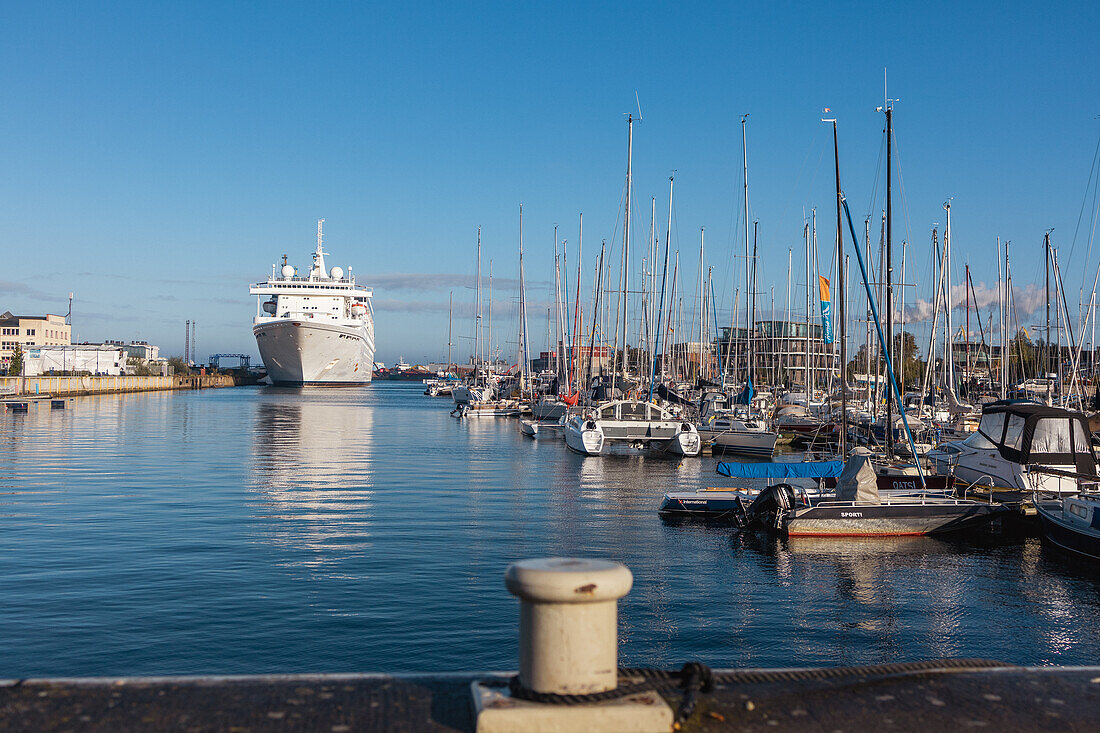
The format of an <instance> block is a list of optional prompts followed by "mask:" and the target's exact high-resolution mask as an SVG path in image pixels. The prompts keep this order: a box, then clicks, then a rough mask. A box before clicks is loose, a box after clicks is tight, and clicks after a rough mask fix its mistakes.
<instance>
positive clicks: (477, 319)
mask: <svg viewBox="0 0 1100 733" xmlns="http://www.w3.org/2000/svg"><path fill="white" fill-rule="evenodd" d="M474 298H475V300H477V308H476V310H475V311H474V312H475V316H474V386H475V387H476V386H477V384H478V377H479V376H480V372H481V369H480V364H479V362H480V361H481V227H478V228H477V277H476V285H475V287H474Z"/></svg>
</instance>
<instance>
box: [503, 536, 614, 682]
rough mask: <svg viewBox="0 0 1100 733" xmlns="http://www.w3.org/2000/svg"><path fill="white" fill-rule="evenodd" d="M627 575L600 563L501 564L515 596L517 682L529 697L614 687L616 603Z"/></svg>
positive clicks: (560, 559) (542, 560)
mask: <svg viewBox="0 0 1100 733" xmlns="http://www.w3.org/2000/svg"><path fill="white" fill-rule="evenodd" d="M633 582H634V577H633V576H632V575H631V574H630V570H628V569H627V567H626V566H625V565H622V564H620V563H617V562H610V561H608V560H590V559H583V558H565V557H553V558H540V559H535V560H522V561H520V562H517V563H513V564H512V565H510V566H508V571H507V573H505V576H504V583H505V585H506V586H507V587H508V590H509V591H510V592H511V593H512V594H513V595H516V596H518V597H519V599H520V612H519V680H520V683H521V684H522V685H523V686H524V687H526V688H528V689H530V690H535V691H536V692H552V693H557V694H587V693H592V692H603V691H605V690H613V689H615V687H616V686H617V685H618V674H617V669H618V660H619V648H618V641H619V637H618V632H619V630H618V600H619V599H620V598H622V597H623V596H625V595H626V594H627V593H628V592H629V591H630V586H631V585H632V584H633Z"/></svg>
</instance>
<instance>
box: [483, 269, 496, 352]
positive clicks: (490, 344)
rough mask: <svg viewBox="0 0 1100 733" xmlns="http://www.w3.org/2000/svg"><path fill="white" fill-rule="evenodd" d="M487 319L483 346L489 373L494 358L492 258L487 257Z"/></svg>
mask: <svg viewBox="0 0 1100 733" xmlns="http://www.w3.org/2000/svg"><path fill="white" fill-rule="evenodd" d="M488 315H489V319H488V323H487V326H488V331H487V332H486V334H485V335H486V338H485V348H486V349H487V356H488V359H487V361H488V362H489V373H490V374H491V373H492V371H493V366H494V364H493V362H494V361H496V358H495V357H494V356H493V258H492V257H490V258H489V314H488Z"/></svg>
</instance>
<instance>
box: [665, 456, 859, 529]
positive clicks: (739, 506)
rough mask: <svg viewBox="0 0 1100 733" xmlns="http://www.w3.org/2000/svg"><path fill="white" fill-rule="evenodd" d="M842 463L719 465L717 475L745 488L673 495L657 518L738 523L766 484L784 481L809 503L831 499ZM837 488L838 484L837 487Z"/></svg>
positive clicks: (809, 462) (704, 489)
mask: <svg viewBox="0 0 1100 733" xmlns="http://www.w3.org/2000/svg"><path fill="white" fill-rule="evenodd" d="M843 468H844V463H843V462H842V461H798V462H779V463H726V462H722V463H719V464H718V469H717V472H718V473H719V474H720V475H723V476H729V477H732V478H736V479H739V480H740V483H741V484H742V486H737V487H733V486H729V487H708V488H703V489H699V490H697V491H670V492H668V493H666V494H665V495H664V497H663V498H662V500H661V506H660V508H658V510H657V514H658V515H659V516H660V517H661V518H662V519H666V520H684V519H692V520H704V521H708V522H722V521H729V522H734V523H736V520H737V518H738V517H741V516H743V515H744V513H745V510H746V509H747V507H748V506H749V505H750V504H751V503H752V502H753V501H754V500H755V499H756V498H757V497H758V496H759V495H760V493H761V492H762V491H765V490H766V489H767V487H766V486H765V484H767V483H769V482H770V483H772V484H774V483H775V482H776V481H782V482H784V483H785V484H786V485H788V486H791V487H792V489H793V491H794V493H795V495H796V496H798V497H799V498H801V499H802V501H804V502H806V503H808V502H809V501H811V500H813V499H818V498H822V497H824V496H831V495H832V494H833V490H832V489H831V488H826V484H825V481H826V480H827V479H828V478H830V477H831V478H832V479H833V480H834V482H835V479H836V478H837V477H838V476H840V474H841V471H842V470H843ZM834 486H835V483H834Z"/></svg>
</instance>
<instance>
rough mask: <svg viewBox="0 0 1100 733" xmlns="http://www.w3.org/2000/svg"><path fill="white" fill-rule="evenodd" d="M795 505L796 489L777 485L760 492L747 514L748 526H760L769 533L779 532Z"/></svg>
mask: <svg viewBox="0 0 1100 733" xmlns="http://www.w3.org/2000/svg"><path fill="white" fill-rule="evenodd" d="M794 505H795V496H794V487H792V486H791V485H790V484H775V485H774V486H769V487H767V488H766V489H764V490H763V491H761V492H760V495H759V496H757V497H756V499H754V500H753V502H752V504H749V508H748V510H747V511H746V512H745V515H746V516H745V518H746V520H747V526H750V527H751V526H758V527H761V528H763V529H766V530H768V531H770V532H771V531H778V530H780V529H781V528H782V527H783V522H784V521H785V520H786V518H787V515H788V514H789V513H790V511H791V509H792V508H794Z"/></svg>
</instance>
